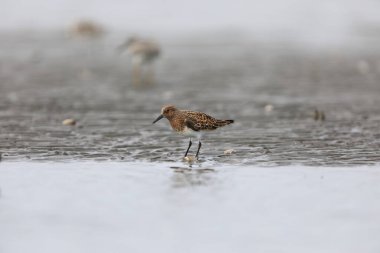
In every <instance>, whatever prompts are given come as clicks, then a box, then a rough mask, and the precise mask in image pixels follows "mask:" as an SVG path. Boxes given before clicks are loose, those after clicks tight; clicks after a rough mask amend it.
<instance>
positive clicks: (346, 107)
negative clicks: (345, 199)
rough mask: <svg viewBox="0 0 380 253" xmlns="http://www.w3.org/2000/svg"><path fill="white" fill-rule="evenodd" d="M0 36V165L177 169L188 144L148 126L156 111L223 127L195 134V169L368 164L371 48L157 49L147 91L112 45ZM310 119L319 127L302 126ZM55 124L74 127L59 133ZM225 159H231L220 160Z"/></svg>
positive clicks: (379, 112)
mask: <svg viewBox="0 0 380 253" xmlns="http://www.w3.org/2000/svg"><path fill="white" fill-rule="evenodd" d="M1 36H2V37H1V40H0V41H1V42H0V43H1V44H0V56H1V57H0V89H1V91H0V152H1V153H2V158H3V160H12V161H21V160H22V161H25V160H39V161H41V160H42V161H67V160H81V161H82V160H91V161H92V160H106V161H107V160H115V161H151V162H170V161H179V160H181V156H182V155H183V153H184V151H185V149H186V146H187V142H188V140H187V139H186V138H184V137H182V136H177V135H175V134H172V132H171V130H170V128H169V125H168V124H167V122H164V121H162V122H159V123H158V124H156V125H153V126H152V125H151V122H152V120H154V119H155V117H156V116H157V115H158V114H159V111H160V108H161V106H162V105H163V104H175V105H177V106H178V107H179V108H186V109H192V110H200V111H204V112H206V113H209V114H211V115H213V116H215V117H219V118H231V119H235V122H236V123H235V124H233V125H231V126H229V127H226V128H224V129H221V130H220V131H218V132H215V133H212V134H209V135H207V136H205V139H204V141H203V149H202V155H201V158H202V160H203V161H207V162H212V163H216V164H218V163H220V164H230V165H260V166H272V165H274V166H276V165H289V164H293V165H294V164H296V165H297V164H298V165H322V166H324V165H326V166H330V165H332V166H335V165H337V166H340V165H343V166H346V165H348V166H350V165H368V164H376V163H377V162H379V160H380V151H379V150H380V138H379V137H380V127H379V126H380V107H379V106H378V105H380V96H379V94H380V84H379V81H380V60H379V59H380V58H379V56H380V54H379V53H378V52H379V51H378V50H377V51H376V50H369V49H368V47H367V50H365V49H366V48H364V47H363V48H361V47H355V48H351V49H349V50H348V49H345V48H334V49H313V50H309V49H305V48H295V47H294V46H292V45H291V44H288V45H282V44H279V45H277V44H273V43H272V44H265V43H261V42H255V41H241V42H239V41H238V42H233V43H222V42H223V41H222V42H220V43H219V44H212V43H208V44H207V43H204V44H202V43H200V42H199V40H194V41H196V42H197V43H195V42H194V43H192V42H191V41H189V42H188V43H184V42H183V41H182V42H176V41H170V40H166V41H164V42H162V43H161V44H162V47H163V54H162V57H161V59H160V60H159V61H158V62H157V63H158V64H157V68H156V77H155V79H156V84H155V85H154V86H152V87H148V88H140V89H134V88H133V87H132V84H131V78H130V62H129V60H130V59H128V57H127V56H126V55H123V56H120V55H118V54H117V53H116V52H115V47H116V46H117V45H118V43H119V40H116V39H112V38H108V39H103V40H100V41H85V40H82V41H75V40H69V39H67V38H65V37H62V36H60V35H57V34H43V35H38V34H37V35H34V34H33V33H32V34H27V35H25V34H24V35H21V34H6V33H5V34H2V35H1ZM265 108H266V109H267V110H265ZM315 110H319V111H323V112H324V114H325V120H324V121H321V120H317V121H315V120H314V116H315V115H314V114H315ZM66 118H75V119H76V120H77V125H76V126H73V127H69V126H64V125H62V120H64V119H66ZM226 149H233V150H234V152H233V153H232V154H230V155H224V151H225V150H226ZM194 151H195V150H194Z"/></svg>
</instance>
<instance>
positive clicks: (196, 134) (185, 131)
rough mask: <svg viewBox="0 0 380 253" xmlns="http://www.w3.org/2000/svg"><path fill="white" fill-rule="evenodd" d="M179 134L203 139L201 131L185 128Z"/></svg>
mask: <svg viewBox="0 0 380 253" xmlns="http://www.w3.org/2000/svg"><path fill="white" fill-rule="evenodd" d="M179 133H180V134H182V135H185V136H189V137H196V138H198V139H200V138H201V137H202V133H201V132H200V131H194V130H192V129H191V128H189V127H184V128H183V130H182V131H179Z"/></svg>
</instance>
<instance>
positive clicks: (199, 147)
mask: <svg viewBox="0 0 380 253" xmlns="http://www.w3.org/2000/svg"><path fill="white" fill-rule="evenodd" d="M201 146H202V143H201V141H199V144H198V150H197V154H196V155H195V157H196V158H197V159H198V155H199V150H200V149H201Z"/></svg>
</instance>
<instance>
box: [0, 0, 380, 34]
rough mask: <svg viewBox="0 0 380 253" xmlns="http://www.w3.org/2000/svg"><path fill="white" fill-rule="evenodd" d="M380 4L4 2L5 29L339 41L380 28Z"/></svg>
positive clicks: (370, 0)
mask: <svg viewBox="0 0 380 253" xmlns="http://www.w3.org/2000/svg"><path fill="white" fill-rule="evenodd" d="M379 9H380V2H377V1H374V0H364V1H355V0H349V1H343V0H338V1H312V0H303V1H302V0H286V1H276V0H269V1H266V2H265V3H263V2H262V1H257V0H254V1H246V0H236V1H217V0H211V1H207V2H204V1H200V0H194V1H191V2H190V1H189V2H181V3H180V2H178V1H175V0H163V1H149V0H138V1H137V0H132V1H131V0H129V1H122V0H112V1H108V2H104V1H89V0H81V1H74V0H67V1H62V0H51V1H47V0H37V1H30V2H27V1H22V0H16V1H7V0H6V1H5V2H4V1H3V2H2V4H1V8H0V15H1V16H2V22H0V30H17V29H55V28H62V27H67V26H68V25H69V24H70V23H73V22H75V21H76V20H80V19H90V20H94V21H97V22H99V23H100V24H102V25H104V26H105V27H106V28H107V29H111V30H112V29H116V30H117V29H124V30H135V31H139V30H141V31H167V32H187V31H189V32H194V31H210V30H211V31H212V30H223V29H229V30H239V31H246V32H250V33H254V34H255V35H258V36H265V37H269V38H270V37H272V38H277V37H282V36H285V37H296V38H306V39H317V40H332V41H334V40H339V39H341V38H342V37H344V36H347V35H349V34H352V33H354V32H356V30H357V29H359V30H360V29H362V28H363V27H367V26H369V27H370V28H369V30H371V31H373V30H374V29H373V28H375V30H376V31H378V30H379V29H378V27H380V16H379V15H378V10H379Z"/></svg>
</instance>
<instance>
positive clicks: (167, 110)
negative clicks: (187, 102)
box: [153, 105, 234, 159]
mask: <svg viewBox="0 0 380 253" xmlns="http://www.w3.org/2000/svg"><path fill="white" fill-rule="evenodd" d="M162 118H167V119H168V120H169V123H170V125H171V127H172V128H173V130H174V131H176V132H178V133H181V134H186V135H193V136H194V135H195V136H197V137H198V141H199V143H198V150H197V153H196V155H195V157H196V158H197V159H198V156H199V150H200V149H201V146H202V143H201V135H202V132H204V131H211V130H215V129H217V128H219V127H223V126H226V125H229V124H231V123H234V121H233V120H220V119H215V118H213V117H211V116H209V115H207V114H205V113H203V112H194V111H187V110H179V109H177V108H176V107H175V106H173V105H167V106H164V107H162V109H161V114H160V116H158V118H157V119H156V120H155V121H153V124H154V123H156V122H157V121H159V120H160V119H162ZM191 144H192V142H191V137H190V141H189V146H188V147H187V150H186V153H185V156H184V157H187V153H188V152H189V149H190V147H191Z"/></svg>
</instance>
